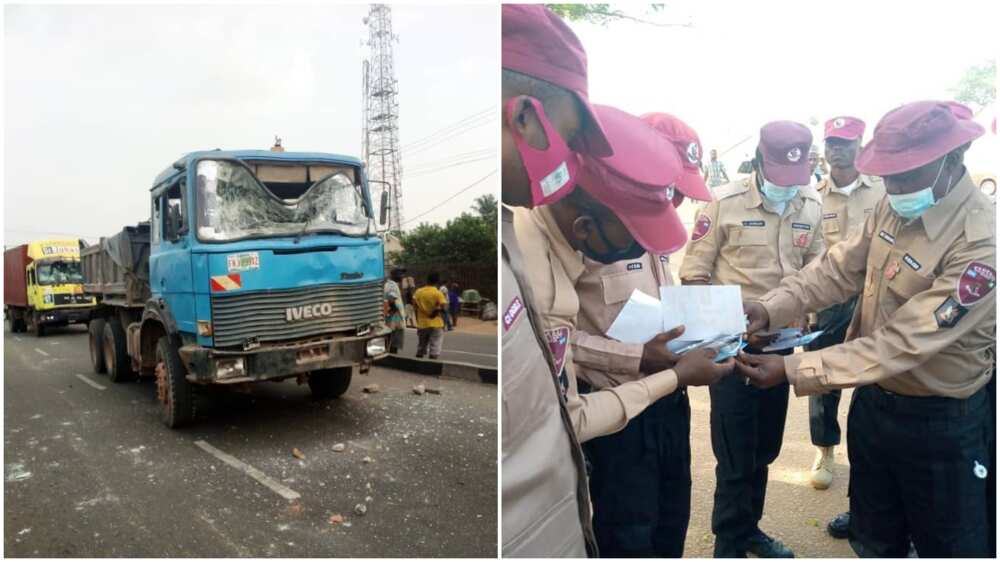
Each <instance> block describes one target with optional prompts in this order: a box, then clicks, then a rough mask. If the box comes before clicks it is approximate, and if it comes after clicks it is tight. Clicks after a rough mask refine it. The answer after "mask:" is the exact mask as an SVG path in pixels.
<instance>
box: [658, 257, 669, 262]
mask: <svg viewBox="0 0 1000 562" xmlns="http://www.w3.org/2000/svg"><path fill="white" fill-rule="evenodd" d="M669 261H670V258H668V257H667V256H660V262H661V263H667V262H669Z"/></svg>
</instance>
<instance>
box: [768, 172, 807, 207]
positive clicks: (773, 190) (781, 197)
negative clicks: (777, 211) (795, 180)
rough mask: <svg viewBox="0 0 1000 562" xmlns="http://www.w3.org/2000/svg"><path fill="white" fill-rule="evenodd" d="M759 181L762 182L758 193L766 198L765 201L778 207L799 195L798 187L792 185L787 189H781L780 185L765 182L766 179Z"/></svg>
mask: <svg viewBox="0 0 1000 562" xmlns="http://www.w3.org/2000/svg"><path fill="white" fill-rule="evenodd" d="M761 179H762V182H761V186H760V191H761V193H763V194H764V197H767V200H768V201H770V202H771V203H775V204H779V205H780V204H782V203H788V202H789V201H791V200H792V199H795V196H796V195H798V194H799V187H800V186H797V185H792V186H788V187H783V186H780V185H775V184H773V183H771V182H769V181H767V180H766V179H763V178H761Z"/></svg>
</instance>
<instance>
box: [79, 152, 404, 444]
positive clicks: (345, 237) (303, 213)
mask: <svg viewBox="0 0 1000 562" xmlns="http://www.w3.org/2000/svg"><path fill="white" fill-rule="evenodd" d="M150 193H151V198H150V205H151V208H150V221H149V226H148V229H149V230H148V236H149V242H148V244H149V246H148V248H149V250H148V271H139V272H138V273H139V275H138V276H137V277H140V278H141V277H145V278H146V280H145V283H148V292H147V293H148V294H143V292H142V291H140V292H139V293H136V294H137V295H141V298H138V299H137V298H136V296H135V295H132V296H131V297H130V298H125V299H124V300H122V299H117V300H116V299H115V298H113V295H111V294H107V295H106V298H105V299H104V301H103V302H106V303H109V304H112V305H113V304H115V303H117V304H118V305H119V306H117V308H116V309H115V310H111V309H108V310H106V311H105V313H104V316H105V317H106V322H109V323H117V324H119V326H118V327H117V328H114V327H112V329H111V330H112V331H114V330H121V331H122V332H123V333H122V334H120V335H116V334H114V333H112V334H111V336H110V338H107V337H105V338H103V341H104V343H105V347H107V346H108V345H110V347H111V348H110V349H107V350H106V352H105V353H104V354H103V355H104V356H105V357H106V358H107V359H106V361H105V365H104V367H105V368H106V369H109V370H111V369H112V368H117V369H118V370H124V369H131V370H133V371H135V372H137V373H139V374H144V373H145V374H151V375H155V376H156V378H157V387H158V397H159V399H160V401H161V403H162V405H163V407H164V421H166V422H167V424H168V425H170V426H171V427H173V426H176V425H180V424H182V423H186V422H187V421H190V418H191V417H192V416H193V403H191V404H189V403H188V402H189V401H188V400H187V398H186V396H187V394H188V393H189V391H190V389H188V388H187V385H207V384H224V385H233V384H240V383H251V382H258V381H265V380H282V379H285V378H289V377H297V378H299V380H300V382H306V381H307V382H308V383H309V385H310V387H311V388H312V390H313V392H314V393H315V394H317V395H319V396H322V397H333V396H337V395H339V394H341V393H343V392H344V391H346V390H347V386H348V385H349V383H350V379H351V374H352V372H353V370H355V369H361V370H364V369H367V368H368V366H369V365H370V363H371V361H372V360H373V359H375V358H377V357H379V356H382V355H384V354H385V348H386V339H385V338H386V335H388V333H389V332H388V330H386V329H385V327H384V324H383V314H382V306H383V277H384V271H383V263H384V260H383V247H382V241H381V238H380V237H379V236H378V233H377V232H376V224H375V222H376V221H375V219H374V213H373V205H372V201H371V198H370V194H369V190H368V184H367V178H366V176H365V171H364V167H363V165H362V163H361V161H360V160H358V159H356V158H352V157H349V156H339V155H334V154H326V153H312V152H274V151H262V150H241V151H221V150H213V151H203V152H193V153H190V154H187V155H185V156H183V157H182V158H180V159H179V160H177V161H176V162H174V163H173V164H172V165H171V166H169V167H168V168H166V169H165V170H164V171H163V172H161V173H160V174H159V175H158V176H157V177H156V179H155V180H154V182H153V186H152V189H151V192H150ZM132 253H133V254H137V255H141V253H142V252H141V251H139V252H134V251H133V252H132ZM120 261H121V260H120ZM131 265H132V266H133V267H135V268H136V269H138V270H141V269H143V266H142V265H138V264H137V263H133V264H131ZM91 269H93V270H96V269H99V266H95V267H93V268H91ZM142 273H145V274H146V275H142ZM126 277H127V276H126ZM127 292H128V291H126V293H127ZM126 296H127V295H126ZM140 300H144V301H145V302H142V303H141V305H142V306H141V309H140V308H139V306H138V305H139V304H140V302H138V301H140ZM119 336H124V338H120V337H119ZM116 339H123V340H127V347H128V350H127V352H128V357H129V358H130V359H131V361H130V363H131V364H130V365H122V364H121V363H122V361H121V358H119V359H118V363H119V365H114V364H113V363H114V361H115V359H116V357H115V354H116V352H117V351H116V350H115V349H114V347H115V340H116ZM92 347H93V346H92ZM97 367H99V365H97V364H96V360H95V368H97ZM178 402H183V403H178ZM176 410H179V412H178V411H176ZM171 412H173V413H171Z"/></svg>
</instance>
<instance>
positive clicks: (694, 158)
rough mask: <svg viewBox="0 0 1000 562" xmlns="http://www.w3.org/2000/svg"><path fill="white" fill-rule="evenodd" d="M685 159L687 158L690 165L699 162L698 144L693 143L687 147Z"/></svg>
mask: <svg viewBox="0 0 1000 562" xmlns="http://www.w3.org/2000/svg"><path fill="white" fill-rule="evenodd" d="M687 157H688V162H690V163H692V164H697V163H698V161H699V160H701V153H700V151H699V150H698V143H696V142H693V143H691V144H689V145H688V148H687Z"/></svg>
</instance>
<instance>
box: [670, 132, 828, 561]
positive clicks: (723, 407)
mask: <svg viewBox="0 0 1000 562" xmlns="http://www.w3.org/2000/svg"><path fill="white" fill-rule="evenodd" d="M811 144H812V133H810V132H809V129H808V128H806V127H805V126H804V125H801V124H799V123H794V122H791V121H774V122H771V123H768V124H766V125H764V126H763V127H762V128H761V130H760V143H759V144H758V145H757V154H756V157H755V158H754V161H753V172H752V173H751V175H750V177H749V178H747V179H743V180H738V181H735V182H731V183H729V184H727V185H726V186H724V187H720V188H717V189H716V192H715V194H716V197H718V200H716V201H713V202H711V203H709V204H708V205H707V206H706V207H705V209H703V210H702V211H701V212H700V213H699V215H698V218H697V219H696V222H695V226H694V231H693V233H692V236H691V242H690V243H689V244H688V248H687V254H686V255H685V257H684V263H683V264H682V266H681V271H680V277H681V282H682V283H684V284H715V285H739V286H740V287H741V289H742V293H743V297H744V299H748V298H756V297H759V296H761V295H763V294H764V293H766V292H767V291H768V290H769V289H771V288H773V287H775V286H776V285H778V283H780V282H781V280H782V279H783V278H785V277H788V276H790V275H793V274H795V273H796V272H797V271H799V270H800V269H802V268H803V267H804V266H805V265H806V264H807V263H809V262H810V261H812V260H813V259H814V258H815V257H817V256H819V255H821V254H822V253H823V251H824V244H823V236H822V235H821V234H820V222H821V211H822V209H821V204H820V198H819V195H818V194H817V193H816V190H815V189H813V188H812V187H809V175H810V174H811V173H812V170H811V169H810V166H809V161H808V159H807V155H808V151H809V147H810V145H811ZM766 343H767V342H766V341H763V340H761V339H760V338H757V337H755V336H753V334H752V333H751V336H750V338H749V348H748V349H749V350H750V352H751V353H760V351H761V348H762V347H765V346H766ZM710 397H711V403H712V413H711V424H712V451H713V452H714V453H715V458H716V461H717V464H716V467H715V474H716V487H715V504H714V506H713V509H712V532H713V533H715V536H716V537H715V556H717V557H727V558H728V557H743V556H746V553H747V552H750V553H753V554H755V555H757V556H758V557H767V558H782V557H792V556H793V553H792V551H791V550H790V549H789V548H788V547H786V546H785V545H784V544H782V543H781V541H778V540H775V539H773V538H771V537H769V536H768V535H766V534H765V533H764V532H763V531H762V530H761V529H760V528H759V527H758V522H759V521H760V518H761V515H762V514H763V510H764V494H765V491H766V489H767V467H768V465H769V464H771V463H772V462H773V461H774V460H775V459H776V458H777V457H778V453H779V452H780V451H781V440H782V434H783V433H784V428H785V415H786V413H787V410H788V386H787V385H778V386H775V387H774V388H770V389H767V390H761V389H758V388H755V387H753V386H748V385H745V384H744V381H743V380H742V379H739V378H737V377H727V378H724V379H722V380H721V381H719V383H717V384H715V385H713V386H712V387H711V389H710Z"/></svg>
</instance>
